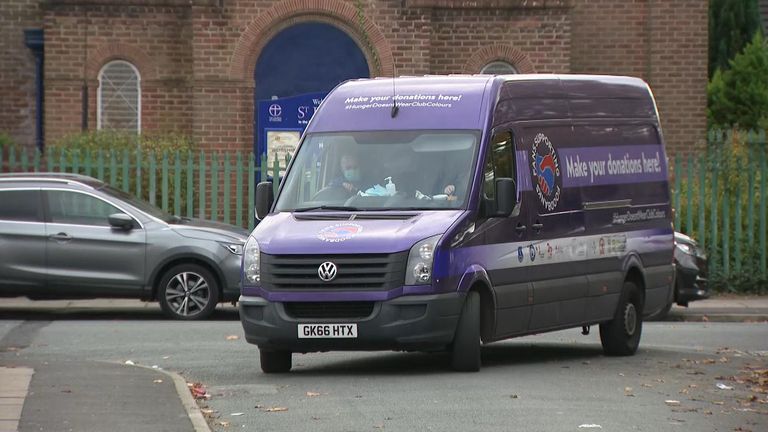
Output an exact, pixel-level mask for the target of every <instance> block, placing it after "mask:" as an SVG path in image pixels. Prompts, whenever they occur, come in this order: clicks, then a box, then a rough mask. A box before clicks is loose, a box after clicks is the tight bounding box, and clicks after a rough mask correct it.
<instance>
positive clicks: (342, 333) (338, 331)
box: [299, 324, 357, 339]
mask: <svg viewBox="0 0 768 432" xmlns="http://www.w3.org/2000/svg"><path fill="white" fill-rule="evenodd" d="M356 337H357V324H299V339H317V338H333V339H335V338H356Z"/></svg>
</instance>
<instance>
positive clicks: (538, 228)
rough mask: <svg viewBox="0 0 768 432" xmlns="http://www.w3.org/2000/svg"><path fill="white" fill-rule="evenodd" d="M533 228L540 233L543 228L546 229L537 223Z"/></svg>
mask: <svg viewBox="0 0 768 432" xmlns="http://www.w3.org/2000/svg"><path fill="white" fill-rule="evenodd" d="M531 228H533V230H534V231H536V232H539V231H541V229H542V228H544V224H542V223H539V222H536V223H535V224H533V225H531Z"/></svg>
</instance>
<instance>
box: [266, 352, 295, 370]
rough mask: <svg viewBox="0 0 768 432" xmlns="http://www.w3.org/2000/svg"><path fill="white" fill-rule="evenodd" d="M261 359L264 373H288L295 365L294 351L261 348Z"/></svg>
mask: <svg viewBox="0 0 768 432" xmlns="http://www.w3.org/2000/svg"><path fill="white" fill-rule="evenodd" d="M259 359H260V360H261V371H262V372H264V373H286V372H289V371H290V370H291V366H293V353H291V352H290V351H284V350H274V351H272V350H265V349H261V348H259Z"/></svg>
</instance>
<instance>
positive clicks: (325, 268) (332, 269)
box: [317, 261, 337, 282]
mask: <svg viewBox="0 0 768 432" xmlns="http://www.w3.org/2000/svg"><path fill="white" fill-rule="evenodd" d="M336 270H337V269H336V264H334V263H332V262H330V261H326V262H324V263H322V264H320V267H319V268H318V269H317V275H318V276H320V279H321V280H322V281H324V282H330V281H332V280H333V279H335V278H336Z"/></svg>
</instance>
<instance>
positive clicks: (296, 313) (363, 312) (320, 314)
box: [283, 302, 374, 319]
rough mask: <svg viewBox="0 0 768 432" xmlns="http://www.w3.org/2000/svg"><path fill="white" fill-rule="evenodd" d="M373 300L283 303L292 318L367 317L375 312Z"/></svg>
mask: <svg viewBox="0 0 768 432" xmlns="http://www.w3.org/2000/svg"><path fill="white" fill-rule="evenodd" d="M373 304H374V303H373V302H290V303H283V306H284V307H285V312H286V313H287V314H288V315H289V316H291V317H292V318H317V319H335V318H367V317H369V316H371V314H372V313H373Z"/></svg>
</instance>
